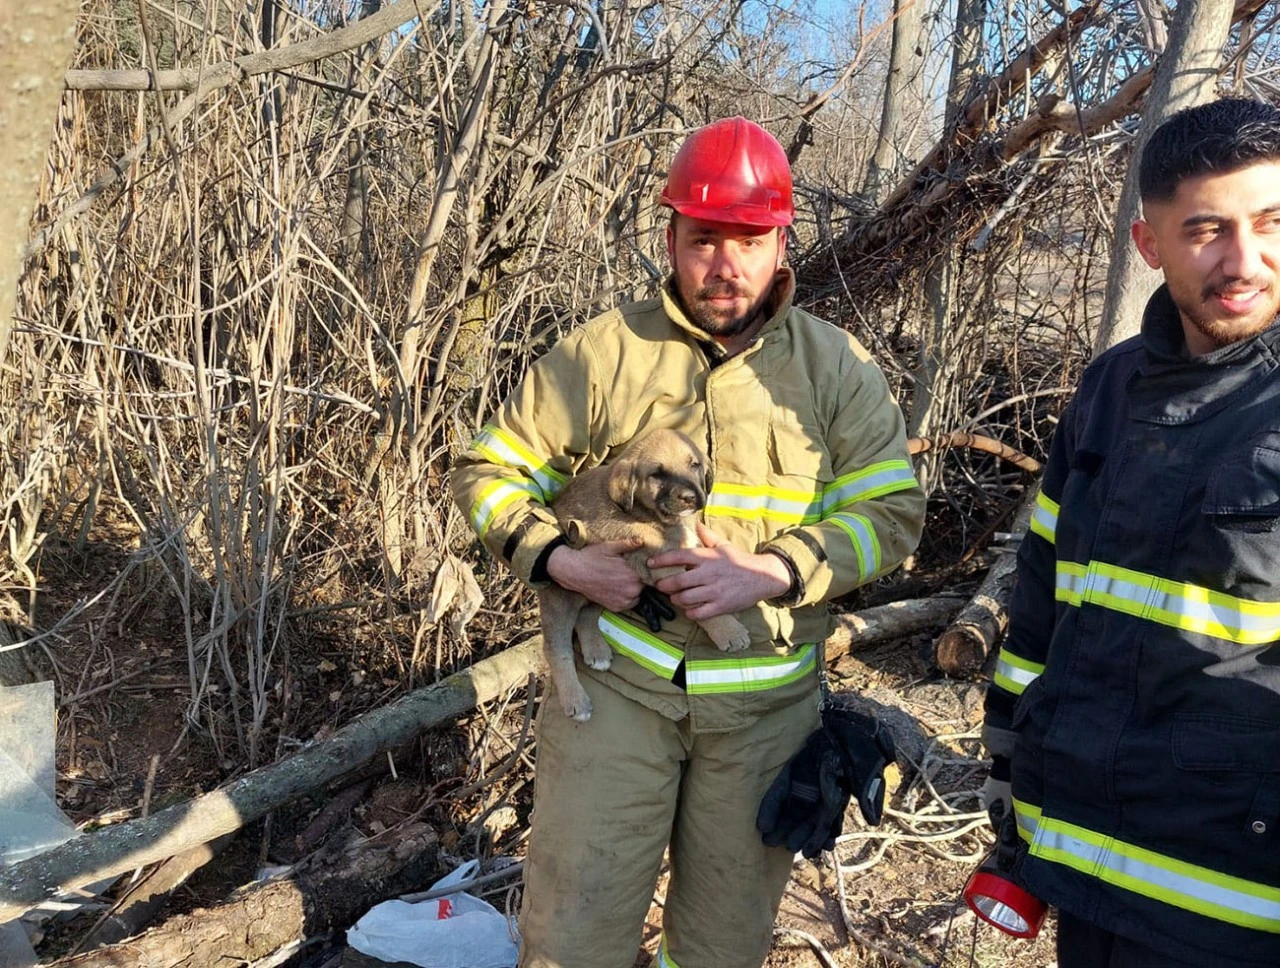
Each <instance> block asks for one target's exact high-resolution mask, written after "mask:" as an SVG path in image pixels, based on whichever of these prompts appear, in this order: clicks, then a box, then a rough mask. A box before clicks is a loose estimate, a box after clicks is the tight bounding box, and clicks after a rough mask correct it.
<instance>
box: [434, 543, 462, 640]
mask: <svg viewBox="0 0 1280 968" xmlns="http://www.w3.org/2000/svg"><path fill="white" fill-rule="evenodd" d="M460 564H461V562H459V561H458V559H457V558H455V557H453V555H449V556H448V557H447V558H445V560H444V561H443V563H441V565H440V570H439V571H437V572H436V580H435V583H434V584H432V586H431V601H430V602H428V603H427V622H428V623H430V624H431V625H435V624H436V623H438V622H439V621H440V620H441V619H442V618H444V613H445V612H447V611H449V606H450V605H452V604H453V600H454V599H455V598H456V597H457V595H458V590H459V589H460V588H461V580H460V579H459V577H458V566H459V565H460Z"/></svg>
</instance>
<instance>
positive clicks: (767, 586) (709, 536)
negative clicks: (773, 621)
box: [649, 524, 791, 622]
mask: <svg viewBox="0 0 1280 968" xmlns="http://www.w3.org/2000/svg"><path fill="white" fill-rule="evenodd" d="M698 537H699V539H701V541H702V547H701V548H680V549H678V550H676V551H664V552H663V553H662V554H660V555H654V556H653V557H652V558H650V559H649V567H650V568H672V567H681V568H685V569H687V570H686V571H684V572H681V573H680V574H678V575H671V576H670V577H668V578H664V579H662V581H660V582H658V585H657V588H658V591H660V592H664V593H665V594H667V595H669V596H671V601H672V604H674V605H678V606H679V607H680V608H682V609H684V613H685V614H686V615H688V616H689V618H691V619H693V621H695V622H701V621H703V620H704V619H708V618H715V616H717V615H728V614H730V613H732V612H740V611H742V610H743V609H744V608H750V607H751V606H752V605H755V604H756V603H757V602H762V601H765V600H767V599H770V598H777V597H778V596H779V595H785V594H786V593H787V591H788V590H789V589H790V588H791V572H789V571H788V570H787V566H786V563H785V562H783V560H782V559H781V558H780V557H778V556H777V555H772V554H762V555H753V554H751V553H750V552H748V551H743V550H742V549H741V548H735V547H734V546H733V545H731V544H729V542H728V541H726V540H725V539H724V538H722V537H720V535H718V534H716V533H715V532H714V531H712V530H711V529H710V528H708V527H707V526H706V525H704V524H699V525H698Z"/></svg>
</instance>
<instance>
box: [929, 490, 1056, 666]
mask: <svg viewBox="0 0 1280 968" xmlns="http://www.w3.org/2000/svg"><path fill="white" fill-rule="evenodd" d="M1038 493H1040V489H1039V488H1035V489H1033V490H1032V491H1031V493H1030V495H1029V496H1028V498H1027V500H1026V501H1025V502H1024V503H1023V505H1022V507H1021V508H1020V509H1019V510H1018V516H1017V517H1016V518H1015V519H1014V522H1013V534H1014V536H1015V537H1017V538H1020V539H1025V537H1026V533H1027V528H1028V527H1029V526H1030V524H1031V512H1032V511H1033V510H1035V498H1036V495H1037V494H1038ZM1017 567H1018V556H1017V555H1015V554H1013V553H1009V554H1003V555H1001V556H1000V557H998V558H997V559H996V560H995V563H994V564H992V566H991V570H990V571H988V572H987V577H986V578H985V579H983V581H982V584H981V585H980V586H979V587H978V593H977V594H976V595H974V596H973V599H972V600H971V601H970V602H969V603H968V604H967V605H965V607H964V608H962V609H961V610H960V614H959V615H957V616H956V618H955V621H954V622H952V623H951V625H950V626H949V627H948V628H947V630H946V631H945V632H943V633H942V635H941V636H940V637H939V638H938V641H937V644H936V645H935V648H934V656H935V660H936V661H937V663H938V668H939V669H941V670H942V671H943V672H945V673H946V674H947V675H949V676H968V675H973V673H975V672H977V671H978V670H979V669H981V668H982V664H983V663H984V662H986V661H987V656H988V655H990V654H991V651H992V650H993V649H994V648H995V647H996V646H997V645H999V644H1000V639H1001V638H1002V637H1003V636H1004V633H1005V630H1006V629H1007V628H1008V627H1009V599H1010V598H1011V597H1012V596H1013V582H1014V577H1015V574H1016V571H1017Z"/></svg>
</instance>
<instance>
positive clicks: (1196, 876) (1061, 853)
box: [1014, 800, 1280, 934]
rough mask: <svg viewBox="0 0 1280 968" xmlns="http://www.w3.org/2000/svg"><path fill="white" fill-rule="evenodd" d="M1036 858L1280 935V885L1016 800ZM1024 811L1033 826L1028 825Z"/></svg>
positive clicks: (1188, 908) (1021, 821)
mask: <svg viewBox="0 0 1280 968" xmlns="http://www.w3.org/2000/svg"><path fill="white" fill-rule="evenodd" d="M1014 810H1015V811H1017V813H1018V818H1019V830H1020V831H1021V832H1022V834H1023V837H1024V838H1026V837H1027V836H1028V833H1029V834H1030V842H1031V848H1030V852H1031V855H1032V856H1033V857H1039V858H1040V859H1042V860H1045V861H1047V862H1049V863H1052V864H1060V865H1062V866H1064V867H1069V868H1071V869H1072V870H1076V871H1079V872H1080V873H1082V874H1086V875H1088V876H1090V877H1096V878H1097V879H1098V880H1100V881H1103V882H1104V883H1107V884H1111V885H1113V886H1114V887H1119V888H1121V889H1123V890H1126V891H1132V892H1133V893H1134V894H1140V895H1142V896H1143V897H1148V898H1151V899H1152V900H1155V901H1160V902H1162V903H1164V904H1168V905H1171V906H1172V907H1177V908H1182V909H1183V910H1185V911H1193V912H1195V913H1196V914H1200V915H1203V916H1204V917H1207V918H1213V919H1214V920H1217V921H1225V922H1226V923H1228V924H1235V925H1239V926H1240V927H1244V928H1252V929H1254V930H1257V931H1266V932H1268V933H1271V934H1280V888H1276V887H1271V886H1270V885H1267V884H1258V883H1255V882H1253V881H1246V880H1245V879H1244V878H1241V877H1233V876H1232V875H1230V874H1223V873H1221V872H1219V871H1215V870H1210V869H1209V868H1207V867H1201V866H1199V865H1198V864H1188V863H1187V862H1186V861H1180V860H1177V859H1175V858H1173V857H1166V856H1165V855H1163V854H1157V853H1156V852H1155V851H1153V850H1147V849H1146V848H1144V847H1138V846H1136V845H1134V844H1127V843H1125V842H1124V841H1121V840H1116V839H1115V838H1113V837H1108V836H1105V835H1104V834H1100V833H1095V832H1094V831H1092V830H1088V829H1086V828H1084V827H1079V826H1077V825H1075V824H1071V823H1067V822H1066V821H1063V820H1056V819H1054V818H1052V817H1046V816H1044V815H1043V813H1041V812H1040V811H1038V810H1036V808H1035V807H1033V806H1030V805H1028V804H1025V803H1020V802H1018V801H1016V800H1015V801H1014ZM1024 813H1025V815H1026V818H1027V827H1024V826H1023V816H1024Z"/></svg>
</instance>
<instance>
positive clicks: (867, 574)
mask: <svg viewBox="0 0 1280 968" xmlns="http://www.w3.org/2000/svg"><path fill="white" fill-rule="evenodd" d="M825 520H827V521H830V522H831V523H832V524H834V525H836V526H837V527H839V528H840V530H841V531H843V532H844V533H845V534H847V535H848V536H849V541H851V542H852V543H853V551H854V554H856V555H857V556H858V577H859V578H860V579H861V580H863V581H866V580H868V579H870V578H872V577H873V576H874V575H876V574H878V573H879V571H880V540H879V539H878V538H877V537H876V529H875V528H873V527H872V526H871V522H870V521H869V520H867V519H866V518H865V517H863V516H862V515H861V514H833V515H831V517H829V518H826V519H825Z"/></svg>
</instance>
